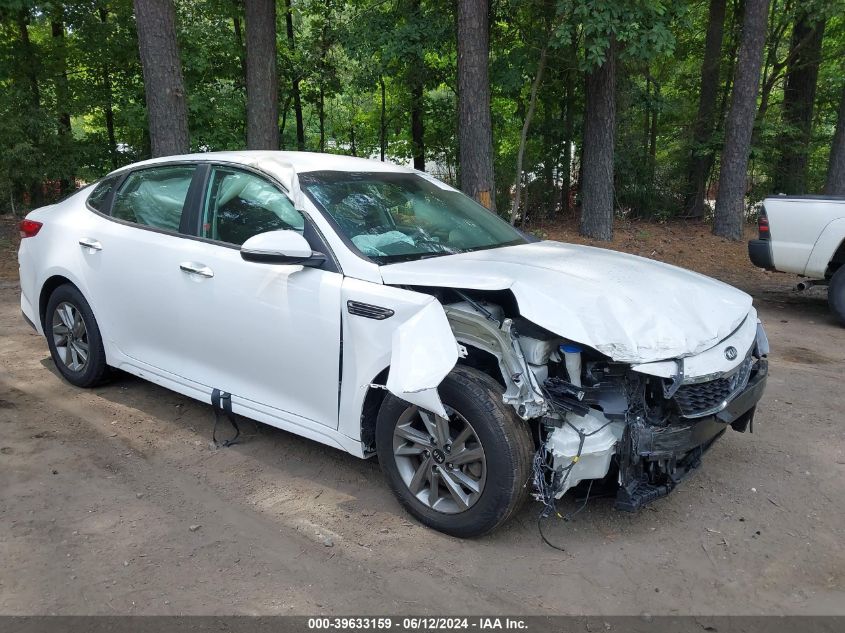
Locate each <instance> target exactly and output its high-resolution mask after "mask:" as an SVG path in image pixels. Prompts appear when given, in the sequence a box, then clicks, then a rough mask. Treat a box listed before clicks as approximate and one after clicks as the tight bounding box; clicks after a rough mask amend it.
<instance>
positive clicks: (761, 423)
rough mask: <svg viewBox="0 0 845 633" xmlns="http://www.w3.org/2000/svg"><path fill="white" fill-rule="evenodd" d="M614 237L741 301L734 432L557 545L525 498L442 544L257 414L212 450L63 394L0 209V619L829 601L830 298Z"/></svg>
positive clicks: (629, 237)
mask: <svg viewBox="0 0 845 633" xmlns="http://www.w3.org/2000/svg"><path fill="white" fill-rule="evenodd" d="M543 230H544V231H545V232H546V234H547V235H548V236H550V237H556V238H559V239H570V240H575V236H574V227H573V226H571V225H568V224H564V225H560V226H555V227H544V228H543ZM575 241H582V240H575ZM613 247H614V248H617V249H620V250H626V251H629V252H634V253H637V254H642V255H645V256H648V257H654V258H657V259H662V260H665V261H669V262H671V263H676V264H680V265H685V266H688V267H690V268H694V269H696V270H700V271H702V272H705V273H707V274H711V275H714V276H716V277H719V278H721V279H724V280H727V281H730V282H732V283H734V284H736V285H738V286H740V287H742V288H743V289H745V290H747V291H749V292H751V293H752V294H753V296H754V298H755V303H756V305H757V307H758V310H759V311H760V314H761V317H762V319H763V320H764V322H765V324H766V327H767V330H768V334H769V337H770V340H771V345H772V356H771V366H770V367H771V376H770V379H769V386H768V391H767V393H766V395H765V397H764V400H763V401H762V403H761V405H760V407H759V412H758V415H757V419H756V421H755V425H754V431H755V432H754V434H753V435H749V434H739V433H735V432H732V431H729V432H728V433H727V434H726V435H725V436H724V438H722V440H720V441H719V442H718V443H717V445H716V446H715V447H714V448H713V449H712V451H711V452H710V453H709V454H708V455H707V456H706V457H705V460H704V465H703V467H702V468H701V469H700V470H699V471H698V472H697V473H696V474H695V475H694V476H693V477H691V478H690V479H689V480H687V481H686V482H684V484H683V485H682V486H681V487H679V488H678V489H677V490H676V491H675V492H674V493H673V494H672V495H670V496H669V497H668V498H666V499H663V500H660V501H658V502H656V503H654V504H653V505H651V506H649V507H648V508H647V509H646V510H644V511H642V512H641V513H639V514H636V515H629V514H623V513H619V512H616V511H614V510H613V509H612V501H611V500H610V499H596V500H594V501H591V502H590V504H589V505H588V507H587V508H586V510H584V512H582V513H581V514H579V515H578V516H577V517H576V518H575V519H574V520H573V521H571V522H569V523H564V522H561V521H550V522H544V525H543V529H544V532H545V533H546V535H547V536H548V538H549V539H550V540H551V541H552V542H554V543H556V544H559V545H561V546H562V547H564V548H565V549H566V551H565V552H560V551H557V550H555V549H552V548H550V547H549V546H547V545H545V544H543V543H542V541H541V540H540V538H539V536H538V532H537V515H538V511H539V509H540V508H539V506H538V505H537V504H530V505H528V506H527V507H525V508H524V509H523V510H522V512H521V513H520V514H519V515H518V516H517V517H516V520H514V521H513V522H512V523H510V524H509V525H508V526H507V527H505V528H504V529H502V530H500V531H498V532H496V533H494V534H492V535H490V536H488V537H484V538H481V539H477V540H472V541H461V540H457V539H453V538H450V537H447V536H444V535H441V534H439V533H436V532H433V531H431V530H427V529H425V528H423V527H421V526H420V525H418V524H417V523H415V522H414V521H413V520H411V519H410V518H409V517H408V516H407V515H406V514H405V513H404V512H403V511H402V510H401V508H400V507H399V505H398V504H397V503H396V502H395V501H394V500H393V498H392V497H391V495H390V493H389V491H388V489H387V486H386V485H385V484H384V482H383V480H382V477H381V474H380V472H379V469H378V464H377V463H376V462H375V461H362V460H358V459H356V458H354V457H351V456H349V455H345V454H343V453H340V452H338V451H335V450H333V449H330V448H326V447H324V446H322V445H319V444H316V443H314V442H310V441H308V440H305V439H302V438H299V437H296V436H294V435H291V434H288V433H285V432H282V431H279V430H275V429H272V428H270V427H266V426H263V425H254V424H252V423H249V422H246V423H245V427H246V431H247V433H249V434H251V437H249V439H248V440H247V441H245V442H244V443H243V444H241V445H238V446H235V447H233V448H230V449H221V450H215V449H214V448H212V447H211V446H210V444H209V440H210V437H211V428H212V423H213V417H212V412H211V408H210V407H209V406H208V405H204V404H201V403H198V402H194V401H192V400H189V399H187V398H184V397H182V396H179V395H176V394H174V393H171V392H168V391H165V390H164V389H161V388H159V387H156V386H154V385H152V384H150V383H146V382H144V381H142V380H139V379H136V378H132V377H128V376H121V377H118V378H117V379H116V380H115V381H114V382H112V383H110V384H108V385H106V386H104V387H101V388H98V389H94V390H90V391H84V390H79V389H75V388H73V387H71V386H69V385H68V384H66V383H64V382H63V381H61V380H60V379H59V378H58V377H57V374H56V373H55V371H54V369H53V366H52V363H51V362H50V360H49V354H48V351H47V345H46V343H45V342H44V340H43V339H41V338H40V337H38V336H36V335H35V334H34V333H33V332H32V330H30V329H29V327H28V326H27V325H26V324H24V322H23V320H22V319H21V317H20V310H19V305H18V296H19V290H18V286H17V264H16V260H15V250H16V238H15V234H14V227H13V226H12V224H11V222H0V561H2V565H1V566H0V613H3V614H52V613H57V614H115V613H121V614H122V613H128V614H182V613H184V614H293V613H298V614H306V613H307V614H312V613H327V614H379V613H394V614H407V613H415V614H422V613H426V614H498V613H509V614H541V615H544V614H644V613H649V614H688V613H693V614H758V613H776V614H810V613H813V614H821V613H824V614H833V613H838V614H843V613H845V590H843V587H845V545H843V544H845V485H843V484H845V452H843V447H845V442H843V439H845V438H843V435H845V434H844V433H843V411H845V395H843V389H842V384H843V376H845V328H842V327H839V326H838V325H837V324H835V323H834V322H833V319H832V317H831V316H830V315H829V314H828V311H827V305H826V301H825V298H824V293H823V292H821V291H811V292H809V293H805V294H801V295H799V294H796V293H794V292H793V291H792V290H791V287H792V285H793V284H794V282H795V278H793V277H790V276H787V275H780V274H771V273H764V272H762V271H759V270H757V269H755V268H753V267H752V266H751V265H750V264H749V263H748V261H747V258H746V255H745V246H744V244H733V243H728V242H724V241H723V240H720V239H718V238H714V237H712V236H711V235H710V234H709V233H708V231H707V227H706V226H704V225H701V224H679V223H675V224H665V225H658V224H635V223H622V224H620V226H619V228H618V230H617V236H616V239H615V241H614V243H613ZM566 505H567V507H570V508H574V507H575V501H574V499H573V498H568V499H567V501H566Z"/></svg>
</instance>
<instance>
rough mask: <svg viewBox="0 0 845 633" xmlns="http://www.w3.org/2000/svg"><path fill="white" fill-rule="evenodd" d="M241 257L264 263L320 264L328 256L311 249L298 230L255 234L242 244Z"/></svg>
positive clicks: (249, 260)
mask: <svg viewBox="0 0 845 633" xmlns="http://www.w3.org/2000/svg"><path fill="white" fill-rule="evenodd" d="M241 257H242V258H243V259H244V260H245V261H248V262H258V263H262V264H298V265H301V266H320V265H321V264H322V263H323V262H324V261H326V256H325V255H323V254H322V253H317V252H314V251H312V250H311V246H309V244H308V242H307V241H306V239H305V238H304V237H302V235H300V234H299V233H297V232H296V231H291V230H286V231H268V232H267V233H259V234H258V235H253V236H252V237H251V238H249V239H248V240H247V241H246V242H244V243H243V246H241Z"/></svg>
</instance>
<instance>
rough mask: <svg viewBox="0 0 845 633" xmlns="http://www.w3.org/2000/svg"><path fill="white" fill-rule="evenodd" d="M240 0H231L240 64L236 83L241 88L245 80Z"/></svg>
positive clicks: (233, 26)
mask: <svg viewBox="0 0 845 633" xmlns="http://www.w3.org/2000/svg"><path fill="white" fill-rule="evenodd" d="M239 9H240V2H239V1H238V0H232V28H233V29H234V31H235V47H236V48H237V49H238V60H239V61H240V64H241V76H240V78H239V80H238V81H236V83H237V85H238V86H239V87H240V88H241V89H243V87H244V82H245V81H246V52H245V51H244V36H243V31H242V29H241V16H240V14H239Z"/></svg>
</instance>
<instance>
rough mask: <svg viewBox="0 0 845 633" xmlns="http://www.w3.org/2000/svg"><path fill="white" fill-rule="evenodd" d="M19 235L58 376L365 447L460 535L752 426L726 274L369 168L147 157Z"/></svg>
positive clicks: (751, 401) (258, 156) (751, 329)
mask: <svg viewBox="0 0 845 633" xmlns="http://www.w3.org/2000/svg"><path fill="white" fill-rule="evenodd" d="M21 236H22V238H23V239H22V240H21V246H20V253H19V260H20V277H21V309H22V311H23V314H24V317H25V318H26V320H27V321H28V322H29V323H30V324H31V325H32V326H33V327H34V328H35V330H36V331H37V332H38V333H40V334H43V335H44V336H45V337H46V338H47V344H48V346H49V348H50V353H51V355H52V357H53V361H54V363H55V365H56V367H57V369H58V370H59V371H60V372H61V374H62V375H63V376H64V377H65V378H66V379H67V380H68V381H69V382H71V383H72V384H74V385H77V386H79V387H90V386H93V385H96V384H98V383H100V382H102V381H103V380H105V379H106V378H107V377H108V374H109V371H110V368H117V369H121V370H123V371H126V372H129V373H131V374H134V375H136V376H140V377H142V378H145V379H147V380H150V381H152V382H155V383H157V384H159V385H162V386H164V387H166V388H168V389H172V390H173V391H177V392H179V393H182V394H185V395H188V396H190V397H192V398H196V399H197V400H200V401H203V402H211V403H212V405H213V406H214V407H215V408H216V410H217V411H218V412H226V413H229V414H232V412H233V413H234V414H239V415H243V416H246V417H249V418H252V419H255V420H259V421H261V422H264V423H266V424H270V425H272V426H276V427H279V428H282V429H285V430H287V431H290V432H293V433H297V434H299V435H303V436H305V437H308V438H310V439H312V440H315V441H317V442H322V443H323V444H327V445H329V446H332V447H334V448H337V449H340V450H344V451H347V452H349V453H352V454H354V455H357V456H359V457H363V458H366V457H370V456H374V455H377V456H378V458H379V462H380V464H381V467H382V469H383V471H384V474H385V476H386V478H387V481H388V484H389V486H390V488H391V489H392V490H393V492H394V493H395V494H396V496H397V497H398V499H399V501H400V502H401V503H402V505H403V506H404V507H405V508H406V509H407V510H408V511H409V512H410V513H411V514H413V515H414V516H415V517H417V518H418V519H419V520H420V521H422V522H423V523H425V524H426V525H429V526H431V527H433V528H435V529H438V530H441V531H443V532H447V533H449V534H453V535H456V536H463V537H468V536H475V535H479V534H483V533H485V532H489V531H490V530H492V529H494V528H496V527H497V526H499V525H501V524H502V523H504V522H505V521H506V520H507V519H508V518H509V517H510V516H511V515H513V513H514V512H515V511H516V509H517V508H518V507H519V505H520V503H521V502H522V501H523V500H524V499H525V497H527V496H528V495H529V493H533V495H534V497H535V498H536V499H538V500H539V501H541V502H542V503H543V504H545V511H546V512H551V511H552V510H554V509H555V503H556V502H557V500H558V499H560V498H561V497H562V496H563V494H564V493H565V492H566V491H567V490H569V489H570V488H573V487H575V486H578V485H579V484H580V485H581V486H582V487H584V488H587V494H589V488H588V485H589V484H590V482H592V481H593V480H596V479H605V478H606V479H608V480H611V481H615V483H616V484H617V488H618V491H617V493H616V495H617V497H616V505H617V507H618V508H620V509H623V510H636V509H638V508H640V507H641V506H642V505H643V504H645V503H648V502H650V501H652V500H654V499H656V498H658V497H661V496H663V495H665V494H667V493H668V492H670V491H671V490H672V489H673V488H674V487H675V485H676V484H677V483H678V482H679V481H680V480H681V479H682V478H683V477H684V476H685V475H686V474H688V473H689V472H690V471H691V470H693V469H694V468H696V467H697V466H698V465H699V463H700V458H701V455H702V453H703V452H704V451H705V450H706V449H707V448H709V447H710V445H711V444H712V443H713V442H714V441H715V440H716V439H717V438H718V437H719V436H720V435H721V434H722V433H723V432H724V431H725V430H726V428H728V427H729V426H731V427H733V428H734V429H736V430H739V431H745V430H746V429H748V428H750V426H751V423H752V418H753V416H754V410H755V405H756V404H757V401H758V400H759V399H760V396H761V395H762V392H763V389H764V387H765V382H766V376H767V360H766V356H767V354H768V342H767V340H766V337H765V334H764V333H763V330H762V328H761V326H760V324H759V321H758V319H757V315H756V312H755V310H754V308H753V307H752V305H751V298H750V297H749V296H748V295H746V294H745V293H743V292H740V291H739V290H736V289H734V288H732V287H730V286H727V285H725V284H722V283H720V282H717V281H714V280H712V279H709V278H706V277H703V276H701V275H698V274H695V273H692V272H688V271H685V270H682V269H679V268H675V267H672V266H668V265H665V264H661V263H658V262H654V261H651V260H647V259H642V258H639V257H635V256H630V255H624V254H621V253H616V252H612V251H607V250H602V249H596V248H589V247H584V246H575V245H570V244H562V243H558V242H552V241H542V242H538V241H536V240H534V239H533V238H530V237H528V236H526V235H524V234H523V233H521V232H520V231H518V230H516V229H515V228H513V227H511V226H510V225H509V224H508V223H507V222H505V221H503V220H501V219H500V218H499V217H497V216H496V215H494V214H492V213H490V212H488V211H487V210H486V209H484V208H483V207H481V206H480V205H478V204H477V203H475V202H474V201H473V200H471V199H470V198H468V197H466V196H464V195H463V194H461V193H460V192H459V191H457V190H455V189H453V188H451V187H449V186H447V185H445V184H443V183H442V182H439V181H438V180H436V179H434V178H432V177H430V176H428V175H426V174H424V173H421V172H417V171H414V170H410V169H405V168H402V167H397V166H395V165H390V164H387V163H381V162H375V161H369V160H363V159H358V158H349V157H343V156H331V155H325V154H308V153H294V152H226V153H208V154H194V155H187V156H171V157H167V158H160V159H155V160H150V161H145V162H142V163H137V164H134V165H130V166H127V167H124V168H122V169H120V170H118V171H116V172H114V173H112V174H109V175H108V176H106V177H105V178H103V179H102V180H101V181H99V182H98V183H96V184H94V185H92V186H90V187H87V188H85V189H83V190H81V191H80V192H78V193H76V194H74V195H72V196H71V197H69V198H67V199H66V200H64V201H62V202H60V203H58V204H55V205H52V206H49V207H44V208H41V209H38V210H35V211H33V212H32V213H30V214H29V215H28V216H27V217H26V219H25V220H23V221H22V222H21ZM231 419H232V420H233V421H234V420H236V418H235V417H234V415H231ZM581 482H584V483H583V484H581Z"/></svg>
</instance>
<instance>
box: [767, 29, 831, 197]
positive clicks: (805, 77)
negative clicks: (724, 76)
mask: <svg viewBox="0 0 845 633" xmlns="http://www.w3.org/2000/svg"><path fill="white" fill-rule="evenodd" d="M824 27H825V23H824V20H821V21H814V20H813V19H812V17H811V16H810V15H809V14H807V13H802V15H801V16H800V17H798V18H797V19H796V20H795V26H794V27H793V29H792V46H791V49H792V50H795V51H796V53H795V55H794V56H792V57H791V58H790V61H789V64H788V65H787V70H786V85H785V87H784V90H783V128H782V131H781V134H780V138H779V139H778V144H777V146H778V148H779V149H780V156H779V157H778V163H777V165H776V166H775V180H774V183H773V184H774V187H773V189H774V191H775V192H776V193H787V194H802V193H806V189H807V156H808V154H809V150H810V140H811V133H812V128H813V106H814V105H815V101H816V80H817V79H818V76H819V64H820V63H821V57H822V38H823V37H824ZM802 42H803V45H802ZM798 47H800V48H798Z"/></svg>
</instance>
